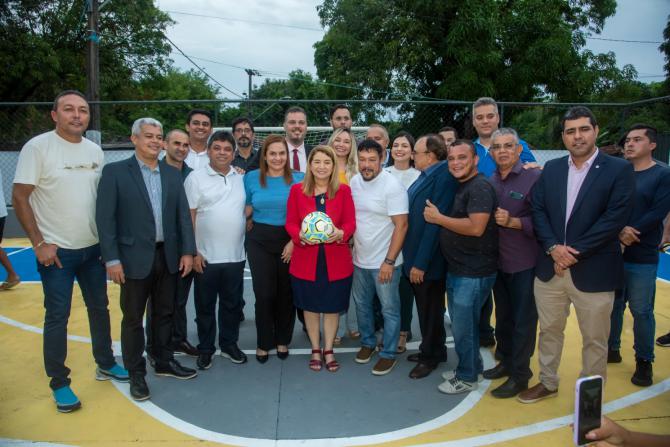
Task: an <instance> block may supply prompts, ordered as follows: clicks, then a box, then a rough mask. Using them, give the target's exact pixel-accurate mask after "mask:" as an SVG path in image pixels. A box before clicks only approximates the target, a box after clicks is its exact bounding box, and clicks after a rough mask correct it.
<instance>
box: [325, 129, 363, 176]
mask: <svg viewBox="0 0 670 447" xmlns="http://www.w3.org/2000/svg"><path fill="white" fill-rule="evenodd" d="M343 133H348V134H349V138H351V150H350V151H349V156H348V157H347V164H346V170H345V175H346V176H347V180H351V177H353V176H354V175H356V174H358V146H357V144H356V135H354V133H353V132H352V131H351V130H350V129H347V128H346V127H342V128H339V129H335V131H334V132H333V134H332V135H331V136H330V138H329V139H328V146H330V147H333V142H334V141H335V138H337V137H338V136H339V135H341V134H343ZM335 159H336V161H337V153H335Z"/></svg>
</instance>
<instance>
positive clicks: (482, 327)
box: [479, 293, 494, 340]
mask: <svg viewBox="0 0 670 447" xmlns="http://www.w3.org/2000/svg"><path fill="white" fill-rule="evenodd" d="M491 315H493V295H492V294H490V293H489V296H488V297H487V298H486V301H485V302H484V306H483V307H482V311H481V314H480V316H479V339H480V340H491V339H493V336H494V333H493V326H491Z"/></svg>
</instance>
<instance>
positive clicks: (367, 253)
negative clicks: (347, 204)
mask: <svg viewBox="0 0 670 447" xmlns="http://www.w3.org/2000/svg"><path fill="white" fill-rule="evenodd" d="M349 186H350V187H351V195H352V196H353V198H354V206H355V208H356V232H355V233H354V265H355V266H357V267H360V268H364V269H378V268H379V267H381V265H382V263H383V262H384V259H385V258H386V253H387V252H388V249H389V246H390V245H391V235H392V234H393V229H394V228H395V226H394V225H393V221H392V220H391V216H397V215H398V214H408V212H409V199H408V198H407V191H406V190H405V188H404V187H403V186H402V184H401V183H400V182H399V181H398V180H396V179H395V178H394V177H393V175H391V174H390V173H388V172H386V171H384V170H382V171H381V172H380V173H379V175H378V176H377V177H375V178H374V179H373V180H370V181H365V180H363V177H361V175H360V174H357V175H355V176H354V177H353V178H352V179H351V181H350V182H349ZM401 264H402V254H400V253H399V254H398V258H397V259H396V262H395V265H396V266H398V265H401Z"/></svg>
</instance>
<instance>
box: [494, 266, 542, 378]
mask: <svg viewBox="0 0 670 447" xmlns="http://www.w3.org/2000/svg"><path fill="white" fill-rule="evenodd" d="M534 279H535V269H532V268H531V269H528V270H524V271H521V272H517V273H504V272H502V271H498V277H497V279H496V282H495V285H494V286H493V293H494V295H495V300H496V338H497V339H498V348H497V349H498V351H499V352H500V353H501V354H502V356H503V360H502V361H503V364H504V365H505V368H507V370H508V371H509V373H510V377H512V378H513V379H514V380H516V381H517V382H527V381H528V380H529V379H530V378H531V377H532V376H533V373H532V372H531V370H530V358H531V356H532V355H533V351H535V337H536V332H537V308H536V307H535V296H534V294H533V281H534Z"/></svg>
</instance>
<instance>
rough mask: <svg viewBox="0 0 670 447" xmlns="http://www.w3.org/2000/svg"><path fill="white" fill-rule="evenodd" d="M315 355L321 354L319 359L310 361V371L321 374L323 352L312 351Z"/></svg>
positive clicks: (318, 350)
mask: <svg viewBox="0 0 670 447" xmlns="http://www.w3.org/2000/svg"><path fill="white" fill-rule="evenodd" d="M314 354H319V359H318V360H317V359H310V360H309V369H311V370H312V371H314V372H319V371H321V366H322V365H323V362H322V361H321V350H320V349H312V355H314Z"/></svg>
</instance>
